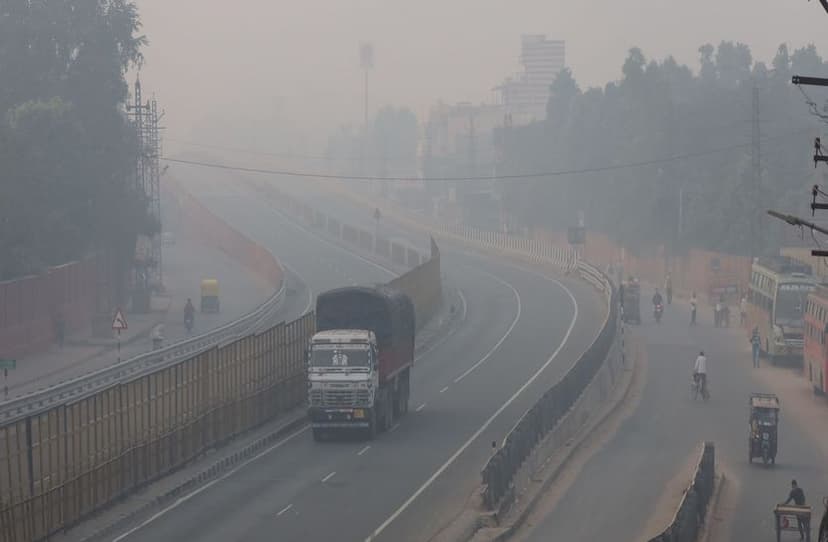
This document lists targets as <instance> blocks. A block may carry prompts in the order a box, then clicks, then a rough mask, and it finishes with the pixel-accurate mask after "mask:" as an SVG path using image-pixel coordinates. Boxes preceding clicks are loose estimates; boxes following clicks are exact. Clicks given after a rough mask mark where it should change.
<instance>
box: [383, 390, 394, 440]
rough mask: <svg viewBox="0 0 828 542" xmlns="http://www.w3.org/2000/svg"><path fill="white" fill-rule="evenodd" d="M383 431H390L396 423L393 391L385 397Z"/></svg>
mask: <svg viewBox="0 0 828 542" xmlns="http://www.w3.org/2000/svg"><path fill="white" fill-rule="evenodd" d="M382 412H383V416H382V431H383V432H385V431H388V430H389V429H391V426H392V425H394V398H393V395H392V394H391V393H389V394H388V397H386V398H385V401H384V402H383V405H382Z"/></svg>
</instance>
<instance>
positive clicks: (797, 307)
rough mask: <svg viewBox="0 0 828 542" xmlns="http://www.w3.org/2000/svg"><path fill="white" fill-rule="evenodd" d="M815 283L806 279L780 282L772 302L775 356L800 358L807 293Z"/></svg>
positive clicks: (814, 286) (799, 359)
mask: <svg viewBox="0 0 828 542" xmlns="http://www.w3.org/2000/svg"><path fill="white" fill-rule="evenodd" d="M815 288H816V285H815V284H814V283H813V282H811V281H808V280H802V281H788V282H780V283H779V285H778V287H777V289H776V299H775V300H774V303H773V343H774V349H773V350H774V354H775V357H785V358H794V359H796V360H797V361H800V362H801V360H802V352H803V346H804V333H803V331H804V329H805V307H806V305H807V302H808V294H809V293H810V292H812V291H814V289H815Z"/></svg>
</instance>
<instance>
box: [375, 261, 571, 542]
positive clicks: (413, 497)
mask: <svg viewBox="0 0 828 542" xmlns="http://www.w3.org/2000/svg"><path fill="white" fill-rule="evenodd" d="M545 278H546V279H547V280H551V281H552V282H554V283H555V284H557V285H558V286H560V287H561V288H562V289H563V290H564V291H565V292H566V294H567V295H568V296H569V299H570V301H572V307H573V309H574V312H575V314H574V315H573V316H572V321H571V322H570V323H569V328H568V329H567V330H566V334H565V335H564V337H563V340H562V341H561V343H560V344H559V345H558V347H557V348H556V349H555V351H554V352H552V355H551V356H549V359H547V360H546V362H545V363H544V364H543V365H541V367H540V368H539V369H538V370H537V371H535V373H534V374H533V375H532V376H531V377H529V380H527V381H526V382H524V383H523V385H522V386H521V387H520V388H518V390H517V391H516V392H515V393H514V394H512V396H511V397H509V398H508V399H507V400H506V402H504V403H503V404H502V405H500V407H499V408H498V409H497V410H496V411H495V412H494V414H492V415H491V416H490V417H489V419H487V420H486V421H485V422H484V423H483V425H481V426H480V428H479V429H478V430H477V431H475V432H474V434H473V435H472V436H471V437H469V439H468V440H467V441H466V442H464V443H463V445H462V446H460V447H459V448H458V449H457V451H455V452H454V453H453V454H452V456H451V457H449V458H448V460H447V461H446V462H445V463H443V464H442V465H441V466H440V468H438V469H437V470H436V471H434V474H432V475H431V477H430V478H429V479H428V480H426V481H425V482H424V483H423V485H421V486H420V487H419V488H418V489H417V491H415V492H414V493H413V494H412V495H411V496H410V497H408V499H407V500H406V501H405V502H404V503H403V504H402V506H400V507H399V508H398V509H397V510H396V511H395V512H394V513H393V514H391V516H389V517H388V519H386V520H385V521H384V522H382V524H381V525H380V526H379V527H377V528H376V529H375V530H374V532H373V533H371V534H370V535H369V536H368V538H366V539H365V542H371V541H372V540H374V538H376V537H377V536H379V535H380V534H381V533H382V532H383V531H384V530H385V529H387V528H388V526H389V525H391V523H392V522H393V521H394V520H395V519H397V518H398V517H399V516H400V514H402V513H403V512H404V511H405V510H406V509H407V508H408V507H409V506H411V503H413V502H414V501H415V500H416V499H417V497H419V496H420V495H422V494H423V492H424V491H425V490H426V489H428V488H429V487H430V486H431V484H433V483H434V481H435V480H436V479H437V478H438V477H439V476H440V475H441V474H443V473H444V472H445V471H446V469H448V468H449V467H450V466H451V464H452V463H454V462H455V461H456V460H457V458H458V457H460V454H462V453H463V452H465V451H466V449H467V448H468V447H469V446H471V444H472V443H473V442H474V441H475V440H477V437H479V436H480V435H481V434H483V432H484V431H485V430H486V429H488V428H489V426H490V425H491V424H492V423H493V422H494V421H495V419H496V418H497V417H498V416H500V414H501V413H503V411H504V410H506V409H507V408H509V405H511V404H512V403H514V402H515V400H516V399H517V398H518V397H520V395H521V394H522V393H523V392H524V391H526V388H528V387H529V386H531V385H532V383H533V382H534V381H535V380H537V379H538V377H539V376H540V375H541V374H542V373H543V372H544V371H545V370H546V368H547V367H549V365H550V364H551V363H552V362H553V361H555V358H556V357H558V354H559V353H560V352H561V350H563V347H564V346H565V345H566V343H567V342H568V341H569V336H570V335H571V334H572V330H573V329H575V322H576V321H577V320H578V302H577V301H576V300H575V296H574V295H572V292H570V291H569V289H568V288H567V287H566V286H564V285H563V284H562V283H560V282H559V281H557V280H555V279H552V278H549V277H545Z"/></svg>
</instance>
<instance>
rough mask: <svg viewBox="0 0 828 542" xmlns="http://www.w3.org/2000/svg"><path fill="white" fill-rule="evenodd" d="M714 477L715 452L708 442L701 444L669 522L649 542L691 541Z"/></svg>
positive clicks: (699, 521) (699, 525) (703, 511)
mask: <svg viewBox="0 0 828 542" xmlns="http://www.w3.org/2000/svg"><path fill="white" fill-rule="evenodd" d="M715 476H716V453H715V448H714V446H713V443H712V442H705V443H704V445H703V446H702V452H701V457H700V458H699V463H698V465H697V466H696V471H695V472H694V473H693V479H692V480H691V481H690V486H689V487H688V488H687V489H686V490H685V491H684V496H683V497H682V498H681V503H679V507H678V509H677V510H676V515H675V516H674V517H673V521H672V522H670V525H669V526H668V527H667V528H666V529H665V530H664V531H663V532H662V533H661V534H659V535H658V536H656V537H655V538H651V539H650V542H695V541H696V540H697V539H698V536H699V532H700V531H701V528H702V526H703V525H704V521H705V516H706V514H707V505H708V504H709V503H710V499H711V498H712V497H713V489H714V486H715Z"/></svg>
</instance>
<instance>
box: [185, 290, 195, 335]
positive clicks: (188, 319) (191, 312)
mask: <svg viewBox="0 0 828 542" xmlns="http://www.w3.org/2000/svg"><path fill="white" fill-rule="evenodd" d="M193 322H195V307H194V306H193V300H192V299H190V298H189V297H188V298H187V304H186V305H184V323H185V324H186V326H187V328H188V329H192V327H193Z"/></svg>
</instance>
